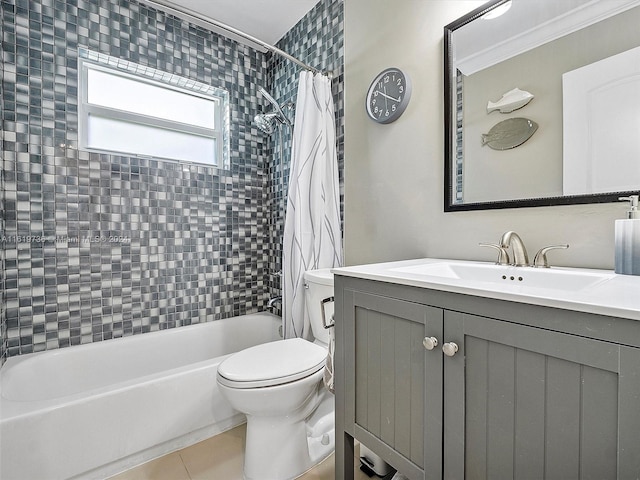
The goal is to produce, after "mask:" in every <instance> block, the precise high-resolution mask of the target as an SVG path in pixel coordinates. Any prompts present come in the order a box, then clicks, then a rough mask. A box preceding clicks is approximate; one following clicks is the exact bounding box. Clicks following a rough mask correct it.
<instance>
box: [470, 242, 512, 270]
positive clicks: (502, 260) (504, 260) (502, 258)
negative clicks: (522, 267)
mask: <svg viewBox="0 0 640 480" xmlns="http://www.w3.org/2000/svg"><path fill="white" fill-rule="evenodd" d="M478 245H480V246H481V247H490V248H495V249H496V250H498V259H497V260H496V265H509V252H507V247H503V246H502V245H498V244H497V243H479V244H478Z"/></svg>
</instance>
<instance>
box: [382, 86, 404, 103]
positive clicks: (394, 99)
mask: <svg viewBox="0 0 640 480" xmlns="http://www.w3.org/2000/svg"><path fill="white" fill-rule="evenodd" d="M384 91H385V92H386V91H387V87H384ZM378 93H379V94H380V95H382V96H383V97H386V98H388V99H389V100H393V101H394V102H399V101H400V98H399V97H398V98H393V97H392V96H390V95H387V94H386V93H383V92H380V91H378Z"/></svg>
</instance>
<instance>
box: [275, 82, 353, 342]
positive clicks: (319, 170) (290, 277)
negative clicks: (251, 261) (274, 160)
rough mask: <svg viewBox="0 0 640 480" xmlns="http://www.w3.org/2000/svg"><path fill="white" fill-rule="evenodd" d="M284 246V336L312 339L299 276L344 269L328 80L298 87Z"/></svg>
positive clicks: (302, 282)
mask: <svg viewBox="0 0 640 480" xmlns="http://www.w3.org/2000/svg"><path fill="white" fill-rule="evenodd" d="M283 243H284V244H283V254H282V263H283V281H284V288H283V324H284V336H285V338H293V337H301V338H310V334H311V332H310V330H311V329H310V325H309V324H308V322H305V315H304V311H305V305H304V277H303V274H304V272H305V271H307V270H315V269H318V268H328V267H339V266H342V235H341V233H340V191H339V187H338V154H337V151H336V129H335V116H334V106H333V97H332V95H331V81H330V80H329V78H327V77H326V76H323V75H320V74H316V75H314V74H312V73H311V72H306V71H303V72H301V73H300V82H299V85H298V99H297V102H296V118H295V126H294V128H293V144H292V149H291V169H290V174H289V193H288V196H287V210H286V216H285V226H284V241H283ZM311 308H313V307H311ZM318 308H320V305H318Z"/></svg>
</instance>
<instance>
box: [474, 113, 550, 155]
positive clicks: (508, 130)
mask: <svg viewBox="0 0 640 480" xmlns="http://www.w3.org/2000/svg"><path fill="white" fill-rule="evenodd" d="M536 130H538V124H537V123H536V122H534V121H533V120H529V119H528V118H521V117H518V118H509V119H507V120H503V121H502V122H499V123H496V124H495V125H494V126H493V127H491V130H489V133H483V134H482V146H483V147H484V146H485V145H489V147H491V148H493V149H494V150H509V149H511V148H515V147H517V146H520V145H522V144H523V143H524V142H526V141H527V140H529V139H530V138H531V137H532V136H533V134H534V133H536Z"/></svg>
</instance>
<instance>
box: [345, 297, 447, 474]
mask: <svg viewBox="0 0 640 480" xmlns="http://www.w3.org/2000/svg"><path fill="white" fill-rule="evenodd" d="M345 302H346V305H345V307H346V309H347V311H348V312H351V313H352V314H353V316H352V317H351V318H350V319H349V321H348V322H347V323H346V325H345V328H347V329H348V330H349V331H348V332H345V334H346V338H347V339H349V340H348V343H350V344H352V345H353V347H352V348H349V347H346V353H347V355H346V356H345V372H346V376H347V377H346V383H347V385H349V387H348V388H347V392H346V393H347V398H346V400H347V401H346V404H345V414H346V418H348V419H349V420H350V427H351V428H352V430H351V432H352V434H353V435H354V436H355V437H356V438H358V439H359V440H361V441H362V442H363V443H364V444H365V445H367V447H369V448H370V449H372V450H373V451H374V452H378V454H380V455H381V456H383V457H384V458H385V459H387V461H389V462H390V463H392V464H393V465H395V466H396V468H401V469H402V471H403V472H404V473H405V475H407V476H408V477H409V478H411V479H418V478H420V479H422V478H433V479H436V478H441V468H440V464H441V458H442V454H441V450H442V438H441V432H442V415H441V413H440V412H441V411H442V355H433V357H432V358H431V359H428V358H427V355H425V349H424V346H423V343H422V342H423V339H424V337H425V336H427V335H429V336H434V337H436V336H437V337H442V319H443V317H442V315H443V311H442V310H441V309H437V308H432V307H428V306H425V305H420V304H418V303H414V302H406V301H403V300H398V299H394V298H388V297H383V296H379V295H371V294H367V293H363V292H348V294H347V295H346V297H345ZM434 412H436V414H433V413H434ZM351 432H350V433H351ZM426 432H429V435H426ZM382 452H384V455H383V454H382ZM426 465H433V468H435V470H430V472H429V475H427V476H424V473H423V472H424V470H425V466H426Z"/></svg>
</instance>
